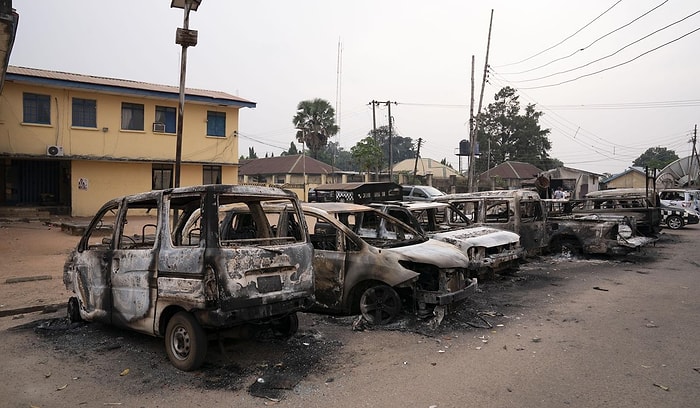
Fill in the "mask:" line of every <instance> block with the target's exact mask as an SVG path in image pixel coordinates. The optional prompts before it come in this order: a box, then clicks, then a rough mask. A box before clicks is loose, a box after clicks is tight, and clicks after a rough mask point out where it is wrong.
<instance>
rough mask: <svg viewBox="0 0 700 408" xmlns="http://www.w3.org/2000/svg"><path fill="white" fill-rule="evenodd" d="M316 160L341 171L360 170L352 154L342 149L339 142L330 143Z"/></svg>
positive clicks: (319, 153)
mask: <svg viewBox="0 0 700 408" xmlns="http://www.w3.org/2000/svg"><path fill="white" fill-rule="evenodd" d="M316 159H317V160H319V161H322V162H324V163H326V164H329V165H331V166H333V167H334V168H336V169H339V170H349V171H359V170H360V168H359V167H358V165H357V163H356V162H355V160H354V159H353V158H352V153H350V152H349V151H347V150H345V149H343V148H342V147H340V146H339V143H338V142H328V145H327V146H325V147H324V148H322V149H321V150H320V151H319V152H318V157H317V158H316Z"/></svg>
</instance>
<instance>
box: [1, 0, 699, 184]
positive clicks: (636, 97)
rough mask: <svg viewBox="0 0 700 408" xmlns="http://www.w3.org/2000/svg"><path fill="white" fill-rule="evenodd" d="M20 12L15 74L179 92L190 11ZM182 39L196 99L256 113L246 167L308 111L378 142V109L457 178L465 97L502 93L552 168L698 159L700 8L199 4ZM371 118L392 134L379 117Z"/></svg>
mask: <svg viewBox="0 0 700 408" xmlns="http://www.w3.org/2000/svg"><path fill="white" fill-rule="evenodd" d="M13 7H14V8H15V9H16V10H17V12H18V13H19V15H20V19H19V26H18V31H17V38H16V40H15V44H14V48H13V50H12V54H11V56H10V65H14V66H22V67H30V68H39V69H47V70H54V71H62V72H71V73H78V74H85V75H95V76H102V77H111V78H120V79H129V80H135V81H142V82H149V83H156V84H163V85H172V86H178V85H179V75H180V53H181V47H180V46H179V45H177V44H175V31H176V29H177V28H178V27H182V26H183V19H184V11H183V10H182V9H177V8H171V7H170V1H169V0H147V1H144V0H121V1H99V0H62V1H55V0H14V1H13ZM490 21H491V22H492V24H491V25H490V24H489V23H490ZM489 27H490V31H491V36H490V40H489ZM189 28H190V29H193V30H197V31H198V43H197V45H196V46H195V47H190V48H188V50H187V75H186V86H187V88H198V89H207V90H216V91H223V92H226V93H229V94H232V95H236V96H239V97H242V98H245V99H247V100H250V101H253V102H256V103H257V107H256V108H254V109H249V108H244V109H242V110H241V112H240V120H239V135H240V137H239V153H240V154H247V152H248V148H249V147H253V148H254V149H255V152H256V153H257V155H258V157H264V156H265V154H268V155H272V154H274V155H275V156H278V155H279V154H280V153H282V152H283V151H285V150H287V149H288V148H289V146H290V143H291V142H294V141H295V140H294V136H295V133H296V132H295V130H294V126H293V124H292V118H293V117H294V115H295V113H296V108H297V105H298V103H299V102H300V101H303V100H309V99H315V98H322V99H325V100H327V101H328V102H329V103H330V104H331V105H332V106H333V107H334V108H335V109H336V115H337V123H338V125H339V126H340V131H339V133H338V135H337V136H335V137H334V138H333V139H332V140H333V141H336V142H338V143H339V144H340V146H341V147H342V148H343V149H345V150H350V148H351V147H352V146H354V145H355V144H356V143H357V142H358V141H360V140H361V139H363V138H364V137H366V136H367V134H368V132H369V131H370V130H371V129H372V126H373V111H372V105H371V103H370V102H371V101H381V102H390V103H391V104H390V105H389V106H390V108H391V116H392V126H393V127H394V129H395V130H396V132H397V133H398V134H399V135H400V136H403V137H410V138H411V139H413V140H414V141H417V140H418V138H421V139H422V140H423V144H422V146H421V151H420V153H421V157H424V158H432V159H435V160H442V159H447V161H448V162H449V163H450V164H452V166H453V167H455V168H460V161H459V158H458V156H456V153H457V151H458V146H459V141H460V140H462V139H468V137H469V127H468V123H469V115H470V106H472V102H471V101H472V94H473V95H474V103H473V110H474V112H476V111H477V108H478V105H479V100H480V95H481V94H482V93H483V99H482V109H485V107H486V106H487V105H488V104H489V103H491V102H493V98H494V95H495V94H496V93H497V92H498V91H499V90H500V89H501V88H503V87H505V86H510V87H512V88H514V89H516V92H517V94H518V95H519V97H520V102H521V108H522V110H523V111H524V109H525V106H526V105H528V104H535V109H536V110H537V111H541V112H543V116H542V117H541V118H540V125H541V127H542V128H544V129H549V130H550V134H549V139H550V141H551V143H552V149H551V151H550V156H551V157H553V158H556V159H559V160H561V161H562V162H563V163H564V165H565V166H567V167H572V168H576V169H581V170H586V171H590V172H594V173H599V174H603V173H610V174H615V173H619V172H622V171H624V170H625V169H627V168H628V167H629V166H631V165H632V162H633V161H634V160H635V159H636V158H637V157H639V156H640V155H641V154H642V153H644V152H645V151H646V150H647V149H649V148H652V147H657V146H658V147H665V148H668V149H670V150H673V151H675V152H676V154H677V155H678V156H679V157H681V158H683V157H687V156H689V155H690V154H691V152H692V146H693V145H692V143H691V140H692V138H693V133H694V128H695V126H696V125H697V123H698V121H700V78H699V76H698V73H699V72H700V52H698V50H700V4H698V2H697V1H695V0H587V1H561V0H527V1H523V0H498V1H487V0H484V1H479V2H476V1H465V0H439V1H425V0H422V1H417V0H345V1H343V0H334V1H327V0H294V1H289V0H258V1H233V0H202V2H201V5H200V6H199V9H198V10H197V11H193V12H191V13H190V18H189ZM487 49H488V66H489V70H488V75H487V80H486V83H485V86H484V87H483V88H482V78H483V73H484V67H485V65H486V62H487V60H486V56H487ZM472 60H473V61H474V64H472ZM472 71H473V72H474V80H473V86H472ZM374 118H375V119H374V120H376V124H377V126H386V125H388V108H387V105H386V104H382V105H379V106H377V107H376V108H375V111H374ZM185 120H187V113H186V111H185ZM185 137H186V135H185ZM297 147H298V148H301V146H300V145H297ZM484 149H485V147H481V150H482V151H483V150H484ZM461 168H462V169H463V170H466V168H467V159H466V158H464V159H463V162H462V163H461Z"/></svg>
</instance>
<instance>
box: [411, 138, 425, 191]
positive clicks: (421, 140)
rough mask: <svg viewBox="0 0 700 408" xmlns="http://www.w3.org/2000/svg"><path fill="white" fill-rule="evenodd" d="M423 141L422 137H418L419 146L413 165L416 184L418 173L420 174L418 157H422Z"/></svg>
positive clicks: (414, 182)
mask: <svg viewBox="0 0 700 408" xmlns="http://www.w3.org/2000/svg"><path fill="white" fill-rule="evenodd" d="M421 143H423V139H422V138H420V137H419V138H418V147H417V148H416V162H415V164H414V165H413V184H416V175H417V174H418V158H419V157H420V145H421Z"/></svg>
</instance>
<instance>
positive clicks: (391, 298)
mask: <svg viewBox="0 0 700 408" xmlns="http://www.w3.org/2000/svg"><path fill="white" fill-rule="evenodd" d="M400 310H401V298H399V294H398V293H396V291H395V290H394V288H392V287H391V286H388V285H377V286H372V287H369V288H367V289H365V291H364V292H363V293H362V296H361V297H360V312H362V316H363V317H364V318H365V320H367V322H368V323H370V324H375V325H382V324H387V323H389V322H391V321H392V320H394V318H395V317H396V316H397V315H398V314H399V311H400Z"/></svg>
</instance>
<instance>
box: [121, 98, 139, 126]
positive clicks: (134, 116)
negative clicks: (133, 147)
mask: <svg viewBox="0 0 700 408" xmlns="http://www.w3.org/2000/svg"><path fill="white" fill-rule="evenodd" d="M122 130H143V105H142V104H140V103H127V102H122Z"/></svg>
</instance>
